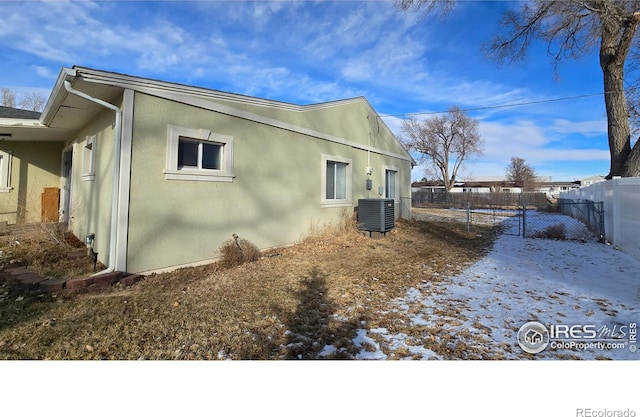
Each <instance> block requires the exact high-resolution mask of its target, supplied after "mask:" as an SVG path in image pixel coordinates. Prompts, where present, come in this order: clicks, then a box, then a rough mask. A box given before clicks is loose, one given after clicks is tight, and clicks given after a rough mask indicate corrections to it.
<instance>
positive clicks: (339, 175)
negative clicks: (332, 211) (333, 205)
mask: <svg viewBox="0 0 640 417" xmlns="http://www.w3.org/2000/svg"><path fill="white" fill-rule="evenodd" d="M345 198H347V164H339V163H337V164H336V199H337V200H344V199H345Z"/></svg>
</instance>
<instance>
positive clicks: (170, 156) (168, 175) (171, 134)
mask: <svg viewBox="0 0 640 417" xmlns="http://www.w3.org/2000/svg"><path fill="white" fill-rule="evenodd" d="M181 137H182V138H184V139H185V140H190V141H194V142H202V143H214V144H218V145H221V146H222V161H221V167H220V169H202V168H193V167H189V168H178V146H179V143H180V138H181ZM163 172H164V178H165V179H167V180H181V181H218V182H232V181H233V178H234V177H235V175H234V174H233V136H227V135H221V134H219V133H213V132H211V131H210V130H207V129H193V128H188V127H181V126H173V125H168V126H167V164H166V167H165V169H164V170H163Z"/></svg>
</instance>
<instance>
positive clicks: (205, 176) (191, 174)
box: [163, 169, 235, 182]
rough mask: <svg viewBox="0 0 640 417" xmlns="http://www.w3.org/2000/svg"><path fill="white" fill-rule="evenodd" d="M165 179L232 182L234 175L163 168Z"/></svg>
mask: <svg viewBox="0 0 640 417" xmlns="http://www.w3.org/2000/svg"><path fill="white" fill-rule="evenodd" d="M163 172H164V179H165V180H178V181H209V182H233V179H234V178H235V175H233V174H225V173H221V172H206V171H200V170H198V171H196V170H193V171H189V170H179V171H173V170H168V169H165V170H163Z"/></svg>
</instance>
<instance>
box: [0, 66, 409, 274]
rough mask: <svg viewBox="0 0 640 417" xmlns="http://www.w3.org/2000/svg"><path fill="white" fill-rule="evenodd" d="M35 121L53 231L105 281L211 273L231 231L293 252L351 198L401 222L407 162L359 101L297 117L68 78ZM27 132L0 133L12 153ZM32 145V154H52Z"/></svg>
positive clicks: (263, 106) (103, 76)
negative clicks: (88, 242) (187, 271)
mask: <svg viewBox="0 0 640 417" xmlns="http://www.w3.org/2000/svg"><path fill="white" fill-rule="evenodd" d="M39 122H40V123H41V125H44V126H46V128H44V127H41V126H39V127H38V128H39V130H42V131H45V132H46V131H47V130H50V131H51V132H52V134H51V136H50V138H49V139H50V140H51V141H53V143H55V146H56V147H54V148H52V149H49V148H47V150H46V152H42V153H43V154H44V153H46V154H47V155H49V153H51V154H52V156H51V157H52V159H57V161H58V165H57V167H53V168H52V171H54V173H55V174H57V175H58V179H57V182H56V184H57V185H59V187H60V189H61V192H60V221H62V222H64V223H66V224H67V225H68V228H69V229H70V230H71V231H73V232H74V233H75V234H76V235H77V236H78V237H79V238H81V239H83V240H84V239H86V238H87V237H93V239H94V240H93V247H94V250H95V251H96V252H98V259H99V260H100V261H101V262H103V263H104V264H106V265H108V266H109V269H110V270H111V269H114V270H118V271H127V272H132V273H133V272H151V271H158V270H164V269H173V268H177V267H182V266H189V265H196V264H200V263H207V262H211V261H212V260H214V259H215V258H217V257H218V253H217V249H218V248H219V247H220V246H221V244H222V243H223V242H224V241H226V240H229V239H231V238H232V234H233V233H236V234H238V235H239V236H240V237H242V238H245V239H248V240H250V241H252V242H253V243H255V244H256V245H257V246H258V247H259V248H261V249H265V248H271V247H278V246H283V245H288V244H292V243H295V242H297V241H299V240H300V238H301V237H302V236H303V235H304V234H305V233H306V232H308V231H309V230H310V228H311V227H314V226H317V225H321V224H328V223H337V222H339V220H340V218H341V216H342V213H343V211H344V210H346V211H347V212H348V213H353V212H354V210H355V209H356V208H357V205H358V199H360V198H378V197H385V198H393V199H394V200H395V202H396V204H395V207H396V212H395V213H396V217H406V218H408V217H409V216H410V209H411V188H410V183H411V179H410V178H411V169H412V167H413V166H414V165H415V162H414V161H413V159H412V158H411V156H410V155H409V154H408V153H407V151H406V150H405V149H404V148H403V147H402V146H401V145H400V143H399V141H398V140H397V139H396V137H395V136H394V135H393V134H392V133H391V131H390V130H389V129H388V127H387V126H386V125H385V124H384V123H383V121H382V120H381V119H380V117H379V116H378V115H377V113H376V112H375V110H374V109H373V108H372V107H371V106H370V104H369V103H368V101H367V100H366V99H365V98H362V97H359V98H353V99H348V100H340V101H335V102H328V103H320V104H312V105H294V104H288V103H282V102H277V101H272V100H264V99H259V98H254V97H248V96H243V95H237V94H230V93H225V92H220V91H214V90H210V89H204V88H197V87H191V86H185V85H180V84H175V83H168V82H162V81H157V80H151V79H146V78H140V77H133V76H128V75H123V74H117V73H112V72H106V71H99V70H94V69H89V68H82V67H74V68H72V69H68V68H63V69H62V71H61V72H60V74H59V76H58V79H57V81H56V83H55V86H54V88H53V91H52V93H51V97H50V98H49V100H48V102H47V104H46V107H45V109H44V111H43V113H42V116H41V117H40V121H39ZM23 130H25V129H20V128H18V127H15V128H13V129H7V128H5V127H4V126H0V134H3V132H4V133H6V134H14V135H15V136H12V137H9V139H10V140H11V141H12V142H11V143H13V144H12V145H11V146H23V143H24V141H29V140H30V139H28V135H26V134H25V133H24V132H23ZM18 132H20V133H18ZM40 139H41V141H40V142H37V141H36V142H30V145H29V146H30V147H31V148H32V149H33V151H34V152H39V151H36V150H37V149H39V148H40V147H45V146H49V145H50V143H49V142H46V141H45V139H46V134H45V135H44V136H43V137H41V138H40ZM8 145H10V143H9V142H2V143H0V149H2V150H3V151H4V150H5V149H9V147H8ZM16 153H17V152H16ZM16 153H14V160H15V157H16ZM54 156H55V157H54ZM25 178H28V181H31V177H30V176H29V175H28V173H27V176H26V177H25ZM368 179H370V180H371V182H368V181H367V180H368ZM368 185H370V186H369V187H368Z"/></svg>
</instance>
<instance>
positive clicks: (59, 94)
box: [40, 68, 76, 126]
mask: <svg viewBox="0 0 640 417" xmlns="http://www.w3.org/2000/svg"><path fill="white" fill-rule="evenodd" d="M75 77H76V70H75V69H72V68H62V70H60V74H58V78H57V79H56V83H55V84H54V86H53V90H51V95H50V96H49V100H47V104H46V105H45V106H44V110H43V112H42V115H41V116H40V123H42V124H43V125H45V126H49V125H50V124H51V122H52V120H53V118H54V117H55V115H56V112H57V111H58V109H59V108H60V105H61V104H62V102H63V101H64V99H65V98H66V97H67V95H68V94H69V93H68V92H67V90H66V89H65V88H64V82H65V81H72V80H73V79H74V78H75Z"/></svg>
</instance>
